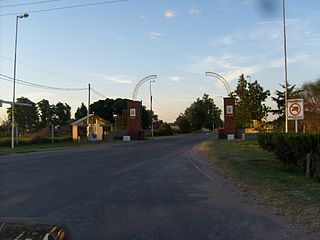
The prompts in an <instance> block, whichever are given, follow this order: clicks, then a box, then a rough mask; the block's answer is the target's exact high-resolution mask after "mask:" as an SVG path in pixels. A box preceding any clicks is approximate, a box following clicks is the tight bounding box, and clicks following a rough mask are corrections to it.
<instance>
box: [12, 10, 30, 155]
mask: <svg viewBox="0 0 320 240" xmlns="http://www.w3.org/2000/svg"><path fill="white" fill-rule="evenodd" d="M27 17H29V14H28V13H22V14H20V15H18V16H16V36H15V43H14V61H13V90H12V91H13V92H12V107H11V111H12V112H11V148H12V149H13V148H14V127H15V122H14V105H15V101H16V71H17V45H18V22H19V21H18V20H19V18H27Z"/></svg>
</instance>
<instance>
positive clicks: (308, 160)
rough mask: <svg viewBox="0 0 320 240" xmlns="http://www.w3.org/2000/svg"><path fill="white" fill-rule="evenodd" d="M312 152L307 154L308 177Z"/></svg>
mask: <svg viewBox="0 0 320 240" xmlns="http://www.w3.org/2000/svg"><path fill="white" fill-rule="evenodd" d="M310 167H311V153H308V154H307V177H310Z"/></svg>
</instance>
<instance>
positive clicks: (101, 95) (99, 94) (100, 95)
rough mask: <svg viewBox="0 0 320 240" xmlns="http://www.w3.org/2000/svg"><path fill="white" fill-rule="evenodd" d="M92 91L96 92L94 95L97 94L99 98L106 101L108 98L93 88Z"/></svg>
mask: <svg viewBox="0 0 320 240" xmlns="http://www.w3.org/2000/svg"><path fill="white" fill-rule="evenodd" d="M91 90H92V92H94V93H95V94H96V95H98V96H99V97H102V98H104V99H106V98H107V97H106V96H104V95H103V94H101V93H99V92H98V91H97V90H95V89H93V88H92V87H91Z"/></svg>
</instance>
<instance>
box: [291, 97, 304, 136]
mask: <svg viewBox="0 0 320 240" xmlns="http://www.w3.org/2000/svg"><path fill="white" fill-rule="evenodd" d="M287 114H288V120H295V132H296V133H297V132H298V120H303V119H304V105H303V99H289V100H288V109H287Z"/></svg>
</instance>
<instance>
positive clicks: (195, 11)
mask: <svg viewBox="0 0 320 240" xmlns="http://www.w3.org/2000/svg"><path fill="white" fill-rule="evenodd" d="M189 14H190V15H191V16H199V15H200V14H201V11H200V9H198V8H196V7H192V8H191V9H190V10H189Z"/></svg>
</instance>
